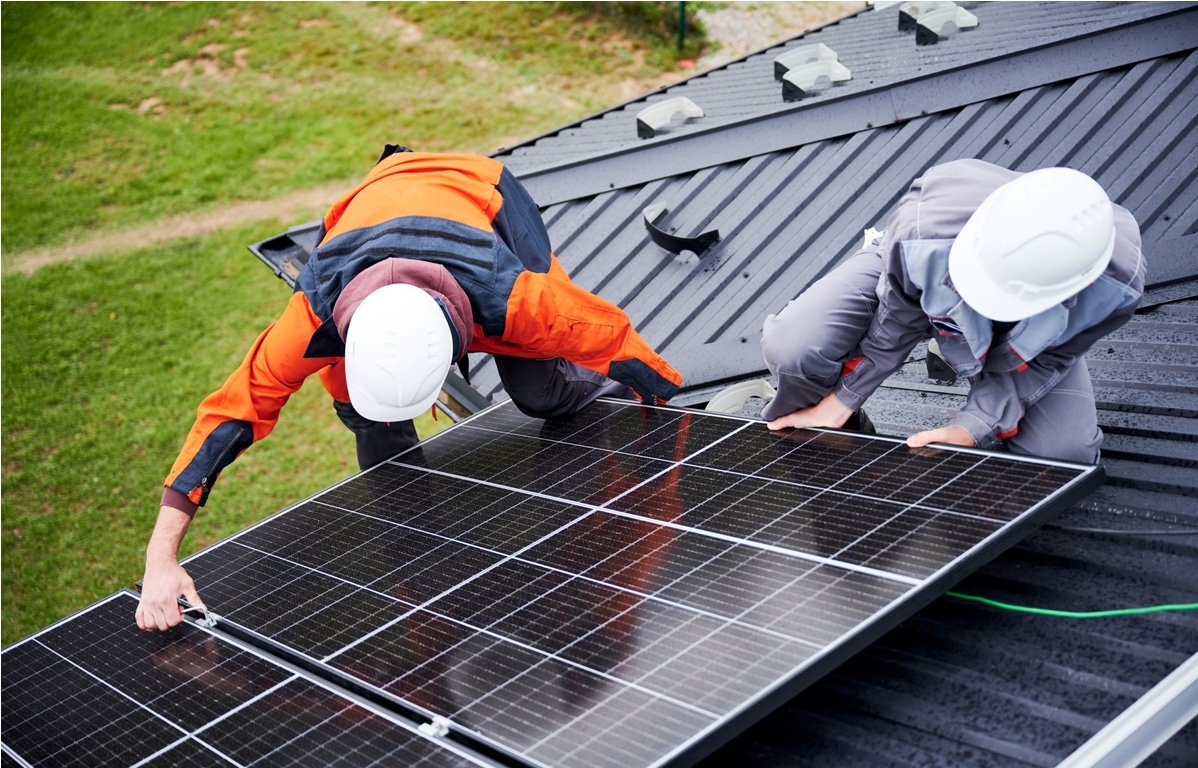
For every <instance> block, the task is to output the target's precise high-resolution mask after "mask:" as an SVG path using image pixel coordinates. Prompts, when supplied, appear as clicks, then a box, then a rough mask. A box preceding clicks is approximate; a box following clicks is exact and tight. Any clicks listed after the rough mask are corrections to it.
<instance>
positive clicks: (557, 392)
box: [333, 355, 636, 469]
mask: <svg viewBox="0 0 1198 768" xmlns="http://www.w3.org/2000/svg"><path fill="white" fill-rule="evenodd" d="M495 367H496V368H498V369H499V378H500V379H501V380H502V381H503V388H504V389H505V390H506V391H507V393H508V396H509V397H511V398H512V402H514V403H515V404H516V407H517V408H519V409H520V410H521V411H522V412H523V413H525V414H527V415H529V416H532V417H534V418H538V419H551V418H555V417H558V416H567V415H569V414H572V413H577V412H578V411H580V410H582V409H583V408H585V407H586V406H587V405H590V404H591V403H592V402H594V400H595V399H596V398H599V397H604V396H606V397H618V398H623V399H630V400H634V399H636V395H634V394H633V392H632V390H631V389H630V388H629V387H627V386H625V385H623V384H620V383H619V382H617V381H612V380H611V379H609V378H608V377H606V376H604V375H603V374H601V373H597V372H595V371H592V370H590V369H587V368H583V367H582V366H580V365H576V364H574V363H571V362H569V361H568V360H563V359H562V358H560V357H553V358H541V359H536V360H529V359H526V358H522V357H509V356H507V355H495ZM333 408H334V409H335V410H336V411H337V416H338V417H340V419H341V422H342V423H343V424H345V426H347V427H349V429H350V430H352V431H353V433H354V437H355V438H356V440H357V449H358V466H359V467H360V468H361V469H369V468H370V467H373V466H374V465H376V464H379V463H381V462H383V461H386V460H387V459H389V458H391V457H392V456H394V455H396V454H397V453H399V452H401V451H405V450H407V449H408V448H411V447H412V446H413V445H415V444H416V443H417V442H418V441H419V439H420V438H419V437H418V436H417V434H416V428H415V427H414V426H413V425H412V422H411V421H396V422H386V423H384V422H381V421H371V420H370V419H367V418H366V417H364V416H362V415H360V414H359V413H358V412H357V411H356V410H354V407H353V405H351V404H349V403H341V402H337V401H336V400H334V401H333Z"/></svg>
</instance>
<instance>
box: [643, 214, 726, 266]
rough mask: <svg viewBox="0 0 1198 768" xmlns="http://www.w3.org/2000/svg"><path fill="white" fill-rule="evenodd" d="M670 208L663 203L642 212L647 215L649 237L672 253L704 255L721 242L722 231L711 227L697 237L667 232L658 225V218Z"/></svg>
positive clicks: (646, 227)
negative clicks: (687, 252)
mask: <svg viewBox="0 0 1198 768" xmlns="http://www.w3.org/2000/svg"><path fill="white" fill-rule="evenodd" d="M667 210H668V209H667V208H666V207H665V206H664V205H662V204H661V203H654V204H653V205H650V206H648V207H646V208H645V209H644V210H643V211H642V214H643V215H644V217H645V229H647V230H649V239H650V240H652V241H653V242H655V243H657V244H658V245H660V246H661V247H662V248H665V249H666V250H667V251H669V252H670V253H672V254H675V255H681V254H682V252H683V251H690V252H691V253H693V254H695V255H696V256H702V255H703V254H704V253H706V252H707V250H708V249H709V248H711V246H713V245H715V244H716V243H717V242H719V239H720V231H719V230H718V229H711V230H708V231H707V232H704V233H702V234H701V235H696V236H695V237H680V236H678V235H675V234H674V233H672V232H666V231H665V230H664V229H661V228H660V227H658V226H657V220H658V219H660V218H661V217H662V216H664V215H665V213H666V211H667Z"/></svg>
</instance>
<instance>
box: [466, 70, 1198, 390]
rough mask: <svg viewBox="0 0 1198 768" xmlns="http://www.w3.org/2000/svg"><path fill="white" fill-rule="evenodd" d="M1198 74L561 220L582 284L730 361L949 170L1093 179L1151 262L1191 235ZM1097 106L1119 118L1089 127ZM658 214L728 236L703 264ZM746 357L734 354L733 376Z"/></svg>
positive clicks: (1076, 90)
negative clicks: (972, 163) (1124, 212)
mask: <svg viewBox="0 0 1198 768" xmlns="http://www.w3.org/2000/svg"><path fill="white" fill-rule="evenodd" d="M1196 75H1198V54H1194V53H1191V54H1189V55H1178V56H1170V57H1165V58H1162V59H1158V60H1154V61H1151V62H1145V63H1143V64H1138V65H1135V66H1133V67H1128V68H1124V69H1121V70H1117V71H1113V72H1110V73H1105V74H1102V75H1087V76H1085V77H1081V78H1077V79H1076V80H1073V81H1070V82H1065V83H1058V84H1055V85H1050V86H1046V87H1042V88H1034V89H1031V90H1028V91H1024V92H1022V93H1020V94H1018V95H1016V96H1012V97H1007V98H1003V99H996V100H993V101H989V102H984V103H980V104H975V105H970V106H967V107H964V108H961V109H958V110H955V111H951V112H944V113H939V114H935V115H930V116H927V117H922V118H917V119H913V120H910V121H907V122H906V123H903V124H900V125H897V126H891V127H886V128H879V129H874V130H869V131H861V132H859V133H856V134H854V135H852V136H850V137H847V138H844V139H834V140H828V141H822V142H816V143H814V144H810V145H806V146H803V147H799V148H797V149H794V150H790V151H785V152H774V153H769V154H765V155H761V156H758V157H753V158H750V159H749V160H746V161H743V162H736V163H730V164H727V165H722V166H717V167H714V168H709V169H705V170H701V171H698V172H695V173H692V174H688V175H685V176H679V177H671V178H667V179H663V180H660V181H656V182H651V183H648V184H643V185H640V186H636V187H632V188H629V189H626V190H617V191H613V192H611V193H608V194H605V195H598V196H595V197H593V198H589V199H584V200H579V201H573V202H567V203H563V204H560V205H555V206H551V207H549V208H548V209H546V211H545V215H546V220H547V222H548V226H549V231H550V235H551V237H552V238H553V242H554V243H555V245H556V247H557V250H558V255H559V257H560V258H561V259H562V262H563V264H564V265H565V266H566V268H567V270H568V271H570V273H571V275H572V276H573V277H574V279H575V280H576V281H577V282H579V284H581V285H584V286H586V287H588V288H590V289H592V290H596V291H597V292H598V293H600V294H601V295H603V296H604V297H605V298H608V299H609V300H611V301H614V302H616V303H617V304H620V305H621V306H622V307H624V308H625V309H626V310H627V311H628V312H629V314H630V315H631V316H632V317H633V318H634V320H635V321H636V322H637V326H638V329H639V330H640V331H641V332H642V333H643V334H644V335H645V336H646V338H647V339H649V341H650V342H651V343H653V344H655V345H657V346H658V347H659V349H660V350H661V351H662V352H663V354H665V355H666V357H667V358H669V359H674V358H679V359H683V360H685V359H689V358H690V357H694V356H696V355H700V356H701V355H702V349H701V347H702V346H703V345H712V349H711V352H712V353H713V354H719V355H726V354H727V351H728V350H729V349H733V348H735V347H737V346H739V345H742V344H743V345H746V346H751V345H752V344H754V343H756V342H757V341H758V340H759V334H760V329H761V324H762V321H763V320H764V318H765V316H766V315H767V314H770V313H772V312H775V311H777V310H778V309H779V308H781V307H782V306H783V305H784V304H785V303H786V301H788V300H789V299H790V298H791V297H793V296H794V295H796V294H797V293H798V292H799V291H800V290H802V289H803V288H804V287H805V286H807V285H808V284H809V283H811V282H812V281H813V280H815V279H817V278H818V277H819V276H821V275H822V274H824V273H826V272H827V271H828V270H829V269H830V268H831V267H832V266H833V265H834V264H835V263H837V262H838V261H839V260H841V259H842V258H844V257H846V256H847V255H849V254H850V253H852V252H853V251H854V250H855V249H856V248H857V247H858V244H859V243H860V240H861V233H862V231H863V230H864V229H865V228H867V227H869V226H877V227H879V228H880V227H882V226H883V225H884V222H885V219H886V217H887V215H888V213H889V211H890V210H891V209H892V208H893V206H894V204H895V203H896V202H897V200H898V198H899V197H900V196H901V194H902V192H903V191H904V190H905V188H906V186H907V184H908V183H909V182H910V181H911V180H912V179H913V178H915V177H916V176H918V175H919V174H921V173H922V172H923V171H924V170H925V169H927V168H928V167H930V166H932V165H934V164H936V163H940V162H944V161H947V160H950V159H955V158H958V157H981V158H983V159H986V160H989V161H991V162H995V163H997V164H999V165H1004V166H1007V167H1011V168H1015V169H1020V170H1030V169H1032V168H1036V167H1042V166H1045V165H1071V166H1074V167H1078V168H1080V169H1081V170H1085V171H1087V172H1089V173H1091V174H1093V175H1094V176H1095V177H1096V178H1097V179H1098V180H1099V181H1100V182H1101V183H1103V184H1104V185H1105V186H1107V187H1108V188H1109V189H1110V191H1111V194H1112V198H1113V199H1114V200H1116V202H1119V203H1121V204H1123V205H1125V206H1127V207H1129V208H1130V209H1131V210H1132V211H1133V213H1135V215H1136V216H1137V219H1138V220H1139V221H1140V223H1141V227H1142V230H1143V239H1144V242H1145V243H1146V244H1147V245H1146V246H1145V250H1146V252H1147V253H1149V254H1151V253H1152V250H1151V244H1152V243H1154V242H1156V241H1167V240H1171V239H1173V238H1178V237H1181V236H1183V235H1185V234H1192V233H1193V232H1195V231H1196V230H1198V209H1196V205H1198V204H1196V203H1195V199H1194V196H1193V195H1192V194H1186V192H1187V190H1190V189H1192V187H1193V184H1194V181H1195V176H1196V175H1198V142H1196V141H1195V139H1194V136H1195V133H1194V131H1193V128H1194V126H1193V123H1194V121H1195V120H1198V117H1195V115H1198V109H1195V107H1194V105H1195V104H1198V77H1196ZM1093 110H1102V111H1103V113H1104V114H1108V115H1109V117H1108V118H1107V119H1106V120H1104V121H1102V122H1101V123H1099V124H1097V125H1095V124H1094V123H1093V121H1091V122H1089V123H1087V122H1085V121H1084V120H1083V118H1081V117H1079V115H1084V114H1089V113H1091V112H1092V111H1093ZM1158 151H1159V152H1160V153H1161V154H1159V155H1158V154H1155V153H1156V152H1158ZM654 203H658V204H662V205H664V206H665V207H666V208H667V209H668V211H667V213H666V214H665V215H664V216H663V217H662V218H661V219H660V220H659V222H658V224H659V226H661V227H663V228H666V229H668V230H671V231H673V232H674V233H675V234H678V235H683V236H692V235H697V234H699V233H700V232H703V231H707V230H708V229H712V228H716V229H718V230H719V232H720V240H719V242H718V243H717V244H716V245H715V246H714V247H713V248H712V249H711V250H710V251H708V252H707V253H706V254H704V255H703V256H702V257H697V256H695V255H694V254H690V253H687V252H684V253H683V254H682V255H675V254H671V253H669V252H667V251H665V250H664V249H662V248H661V247H659V246H657V245H656V244H654V243H653V242H652V241H651V240H650V239H649V237H648V233H647V231H646V229H645V225H644V221H643V216H642V211H643V209H644V208H645V207H646V206H648V205H651V204H654ZM741 339H746V341H744V342H741V341H740V340H741ZM744 359H745V358H743V357H741V358H735V359H729V360H728V361H727V362H728V370H727V371H726V374H727V375H734V374H735V373H737V371H738V368H737V366H740V365H742V363H743V360H744ZM755 365H756V366H757V367H758V368H761V367H763V366H762V364H761V363H760V360H759V359H758V361H757V362H756V364H755ZM716 368H717V369H718V365H717V366H716ZM683 372H684V373H691V372H690V371H687V370H685V369H684V370H683ZM480 378H481V380H482V381H484V382H486V381H490V382H491V386H492V387H493V386H494V385H495V384H497V380H496V379H494V378H491V379H488V378H487V375H486V374H485V373H484V374H482V375H481V377H480ZM717 378H719V377H718V376H717Z"/></svg>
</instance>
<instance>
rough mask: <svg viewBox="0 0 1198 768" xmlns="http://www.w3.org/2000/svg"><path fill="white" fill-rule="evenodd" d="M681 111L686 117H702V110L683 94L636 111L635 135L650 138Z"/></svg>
mask: <svg viewBox="0 0 1198 768" xmlns="http://www.w3.org/2000/svg"><path fill="white" fill-rule="evenodd" d="M679 112H681V113H682V114H683V115H685V116H686V117H687V118H696V117H703V110H702V109H700V108H699V105H698V104H695V102H693V101H691V100H690V99H688V98H686V97H685V96H676V97H674V98H672V99H666V100H665V101H659V102H657V103H656V104H650V105H649V106H647V107H645V108H644V109H642V110H641V111H640V112H637V113H636V135H637V137H638V138H641V139H651V138H653V137H654V136H656V135H657V132H658V131H660V130H661V129H662V128H665V127H666V126H667V125H669V123H670V121H671V120H673V119H674V115H676V114H678V113H679Z"/></svg>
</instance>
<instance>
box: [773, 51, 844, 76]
mask: <svg viewBox="0 0 1198 768" xmlns="http://www.w3.org/2000/svg"><path fill="white" fill-rule="evenodd" d="M837 58H838V57H837V55H836V51H834V50H832V49H831V48H829V47H828V46H826V45H824V44H823V43H812V44H811V45H804V46H801V47H799V48H795V49H794V50H792V51H787V52H786V53H783V54H779V55H778V56H775V57H774V79H775V80H781V79H782V76H783V75H785V74H786V73H787V72H788V71H790V70H791V69H794V68H795V67H798V66H801V65H803V64H807V63H808V62H812V61H836V60H837Z"/></svg>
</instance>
